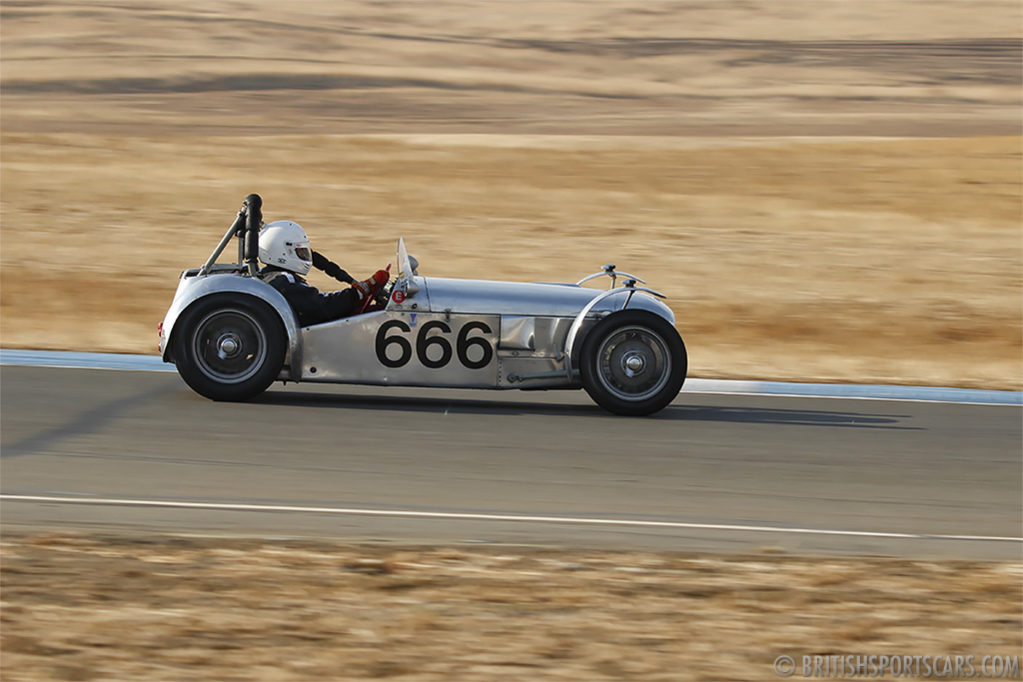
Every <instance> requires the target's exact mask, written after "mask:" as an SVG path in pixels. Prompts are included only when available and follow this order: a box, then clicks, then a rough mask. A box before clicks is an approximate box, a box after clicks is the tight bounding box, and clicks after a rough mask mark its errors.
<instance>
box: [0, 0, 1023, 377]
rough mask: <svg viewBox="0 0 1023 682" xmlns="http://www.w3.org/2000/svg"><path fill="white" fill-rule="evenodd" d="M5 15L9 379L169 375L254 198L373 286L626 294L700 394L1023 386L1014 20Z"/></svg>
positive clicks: (166, 10) (1004, 10)
mask: <svg viewBox="0 0 1023 682" xmlns="http://www.w3.org/2000/svg"><path fill="white" fill-rule="evenodd" d="M2 12H3V16H2V18H3V22H2V27H0V30H2V38H3V52H2V77H3V82H2V86H3V92H2V95H3V99H2V108H0V117H2V127H3V138H2V147H0V154H2V169H0V172H2V176H0V179H2V205H0V225H2V247H3V248H2V266H3V270H2V292H0V294H2V308H0V312H2V316H0V334H2V341H0V342H2V344H3V345H4V346H5V347H28V348H58V349H60V348H75V349H81V350H105V351H127V352H152V351H153V350H154V348H155V340H156V334H155V326H156V323H157V322H158V321H159V320H160V319H161V318H162V315H163V312H164V310H165V309H166V306H167V305H168V303H169V301H170V297H171V295H172V293H173V289H174V286H175V280H176V277H177V274H178V273H179V272H180V270H182V269H184V268H185V267H193V266H195V265H197V264H199V263H200V262H202V261H203V260H204V259H205V257H206V256H207V255H208V253H209V252H210V251H211V250H212V247H213V246H214V245H215V243H216V241H217V239H219V237H220V235H221V234H222V232H223V230H224V229H225V228H226V226H227V225H228V224H229V223H230V221H231V220H232V219H233V216H234V213H235V211H236V210H237V207H238V205H239V203H240V200H241V198H242V197H244V196H245V195H246V194H248V193H249V192H259V193H260V194H262V195H263V198H264V201H265V206H266V214H267V216H268V218H291V219H294V220H297V221H299V222H301V223H302V224H303V225H304V226H305V227H306V228H307V231H308V232H309V233H310V235H311V236H312V239H313V240H314V245H315V246H316V247H317V248H318V249H320V250H322V251H324V252H326V253H328V254H329V255H331V256H332V257H333V258H334V259H335V260H337V261H339V262H341V263H342V264H343V265H344V266H345V267H347V268H349V269H351V270H353V271H354V272H355V273H369V272H372V271H373V270H374V269H376V268H377V267H378V266H381V265H383V264H384V263H386V262H387V261H389V260H392V259H393V255H392V254H393V251H394V244H395V242H396V240H397V237H398V236H399V235H402V234H403V235H405V237H406V241H407V242H408V243H409V244H410V246H411V248H412V250H413V252H414V253H416V255H418V256H419V258H420V260H421V261H422V262H423V268H422V271H423V272H424V274H430V273H432V274H440V275H447V276H466V277H494V278H507V279H521V280H533V279H539V280H563V281H564V280H568V281H574V280H575V279H577V278H579V277H582V276H583V275H585V274H588V273H590V272H592V271H594V270H595V269H597V267H598V266H600V265H602V264H603V263H607V262H615V263H617V264H618V265H619V267H621V268H623V269H626V270H628V271H631V272H637V273H639V274H640V275H641V276H643V277H644V278H645V279H647V280H648V281H649V282H650V283H651V284H652V285H653V286H654V287H655V288H657V289H660V290H662V291H664V292H665V293H667V294H668V295H669V297H670V303H671V305H672V306H673V307H674V309H675V311H676V313H677V315H678V319H679V327H680V329H681V331H682V333H683V336H684V338H685V339H686V341H687V344H688V346H689V350H690V354H691V363H692V364H691V374H692V375H694V376H704V377H750V378H774V379H805V380H823V381H839V380H840V381H853V382H882V383H885V382H886V383H925V384H944V385H957V386H983V387H991V388H1017V389H1018V388H1020V387H1021V386H1023V366H1021V352H1020V351H1021V328H1023V325H1021V313H1020V311H1021V297H1020V292H1021V263H1023V255H1021V247H1023V243H1021V232H1020V224H1021V155H1020V151H1021V143H1020V137H1019V132H1020V114H1019V107H1020V102H1021V83H1020V79H1021V75H1020V55H1021V49H1020V32H1021V28H1020V26H1021V21H1020V20H1021V14H1023V9H1021V7H1020V6H1019V4H1018V3H1016V2H1013V1H1011V0H1009V1H1005V2H1002V1H998V0H982V1H978V2H971V3H965V2H936V3H935V2H927V1H924V0H898V1H896V2H887V3H855V4H849V3H837V2H836V3H818V2H811V1H810V0H776V1H775V0H772V1H771V2H767V1H766V0H757V1H750V2H716V3H701V2H685V1H680V2H672V1H668V0H664V1H655V2H644V3H635V2H624V1H620V0H608V1H607V2H584V1H582V0H577V1H570V0H562V1H559V2H522V3H519V2H517V3H484V2H439V3H430V4H429V5H426V4H422V3H401V2H371V1H369V0H364V1H358V2H345V3H333V2H327V1H326V0H317V1H308V2H300V3H287V4H286V3H280V2H271V1H262V2H240V3H237V2H236V3H228V2H198V1H197V0H189V1H185V2H178V3H164V2H125V3H118V4H117V5H95V4H94V3H88V2H19V1H16V0H8V1H6V2H4V4H3V7H2ZM314 283H316V284H318V285H320V286H323V287H330V286H331V283H330V282H329V281H328V280H325V279H319V280H316V279H314Z"/></svg>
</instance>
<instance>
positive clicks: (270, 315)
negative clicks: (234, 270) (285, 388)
mask: <svg viewBox="0 0 1023 682" xmlns="http://www.w3.org/2000/svg"><path fill="white" fill-rule="evenodd" d="M179 324H180V325H181V327H180V329H181V333H180V335H177V334H176V335H175V336H176V337H177V338H176V339H175V347H174V362H175V364H176V365H177V368H178V373H179V374H181V378H183V379H184V380H185V383H187V384H188V385H189V386H191V387H192V389H193V390H195V392H196V393H199V394H200V395H204V396H206V397H207V398H210V399H212V400H248V399H249V398H251V397H253V396H255V395H258V394H260V393H262V392H263V391H265V390H266V388H267V387H268V386H269V385H270V384H272V383H273V382H274V379H276V378H277V376H278V375H279V374H280V371H281V367H282V366H283V364H284V352H285V338H284V330H283V329H282V327H281V323H280V320H279V319H278V318H277V314H276V313H275V312H274V311H273V310H271V309H270V307H269V306H267V305H266V304H265V303H263V302H261V301H258V300H255V299H251V298H245V297H239V296H232V295H226V294H218V295H215V296H210V297H208V298H204V299H201V300H199V301H198V302H197V303H195V304H194V305H193V306H192V307H190V308H189V309H188V310H187V311H185V313H184V314H183V315H182V317H181V320H180V322H179Z"/></svg>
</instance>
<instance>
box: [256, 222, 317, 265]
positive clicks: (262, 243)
mask: <svg viewBox="0 0 1023 682" xmlns="http://www.w3.org/2000/svg"><path fill="white" fill-rule="evenodd" d="M259 260H261V261H263V264H264V265H273V266H275V267H278V268H282V269H284V270H290V271H291V272H294V273H297V274H299V275H304V274H306V273H307V272H309V268H311V267H312V266H313V252H312V249H311V248H310V247H309V237H307V236H306V234H305V230H303V229H302V226H301V225H299V224H298V223H293V222H291V221H290V220H277V221H274V222H272V223H269V224H268V225H265V226H263V229H261V230H260V231H259Z"/></svg>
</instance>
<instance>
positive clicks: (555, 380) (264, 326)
mask: <svg viewBox="0 0 1023 682" xmlns="http://www.w3.org/2000/svg"><path fill="white" fill-rule="evenodd" d="M253 196H254V195H253ZM257 198H258V197H257ZM252 218H253V217H252V216H250V215H249V214H248V212H247V210H246V208H244V207H243V210H242V211H241V212H240V213H239V216H238V219H237V220H236V221H235V224H234V225H232V226H231V228H229V230H228V232H227V234H225V235H224V238H223V239H222V240H221V242H220V244H219V245H218V247H217V249H215V250H214V253H213V254H212V255H211V256H210V258H209V260H208V261H207V262H206V264H205V265H203V266H202V267H200V268H196V269H192V270H186V271H185V272H184V273H182V275H181V279H180V281H179V283H178V289H177V292H176V294H175V297H174V301H173V302H172V303H171V306H170V309H169V310H168V312H167V314H166V316H165V317H164V321H163V322H162V323H161V325H160V352H161V354H162V356H163V358H164V360H165V361H167V362H173V363H175V365H176V366H177V369H178V371H179V373H180V374H181V376H182V377H183V378H184V380H185V381H186V383H188V385H189V386H191V387H192V388H193V389H194V390H195V391H197V392H198V393H200V394H202V395H204V396H206V397H208V398H211V399H214V400H246V399H248V398H251V397H253V396H255V395H257V394H259V393H261V392H262V391H264V390H265V389H266V388H268V387H269V386H270V385H271V384H272V383H273V382H274V381H295V382H300V381H305V382H322V383H338V384H375V385H393V386H433V387H451V388H486V389H513V388H517V389H559V388H568V389H571V388H576V389H577V388H584V389H585V390H586V391H587V393H589V395H590V396H591V397H592V398H593V400H594V401H595V402H596V403H598V404H599V405H601V406H602V407H604V408H605V409H607V410H609V411H611V412H614V413H617V414H624V415H646V414H651V413H654V412H657V411H658V410H661V409H662V408H664V407H665V406H666V405H668V403H670V402H671V401H672V399H674V397H675V396H676V395H677V394H678V392H679V390H680V389H681V387H682V384H683V382H684V381H685V376H686V369H687V357H686V349H685V346H684V344H683V342H682V339H681V337H680V336H679V334H678V332H677V330H676V329H675V318H674V314H673V313H672V311H671V309H670V308H668V306H666V305H665V304H664V303H663V302H662V301H661V300H660V299H662V298H663V296H662V295H661V294H659V293H657V292H656V291H653V290H652V289H648V288H646V287H644V286H640V285H641V284H644V283H643V282H642V280H640V279H639V278H637V277H635V276H633V275H629V274H627V273H621V272H618V271H617V270H616V269H615V267H614V266H613V265H606V266H604V267H603V269H602V270H601V271H600V272H598V273H595V274H594V275H590V276H589V277H586V278H583V279H582V280H580V281H579V282H577V283H575V284H567V283H565V284H560V283H535V282H534V283H525V282H505V281H495V280H469V279H454V278H447V277H434V276H432V275H431V276H423V275H421V274H420V272H419V264H418V263H417V262H416V261H415V259H413V258H410V257H409V255H408V252H407V250H406V248H405V243H404V240H402V239H399V241H398V255H397V263H398V273H397V277H396V279H395V280H394V282H393V283H392V284H391V285H389V286H388V287H387V288H385V289H384V290H383V291H382V292H381V293H380V298H379V300H378V301H376V302H375V304H374V305H372V306H370V307H368V309H367V311H366V312H362V313H360V314H356V315H352V316H350V317H345V318H342V319H338V320H333V321H330V322H324V323H321V324H315V325H311V326H306V327H300V326H299V325H298V322H297V318H296V316H295V314H294V312H293V311H292V310H291V309H290V308H289V306H288V303H287V301H286V300H285V299H284V297H283V296H282V295H281V294H280V293H279V292H278V291H277V290H275V289H274V288H273V287H271V286H270V285H268V284H266V283H264V282H262V281H261V280H260V279H259V278H258V277H256V276H255V275H256V274H258V269H257V266H256V265H254V262H255V257H254V254H253V253H251V252H252V250H253V248H252V247H251V246H250V245H251V244H254V243H255V241H254V239H252V237H251V236H249V237H247V235H250V234H251V232H252V231H253V230H258V228H259V221H257V220H253V219H252ZM234 237H237V238H238V240H239V247H238V260H237V262H236V263H232V264H216V262H215V261H216V259H217V258H218V257H219V255H220V253H221V252H222V251H223V250H224V248H225V247H226V245H227V244H228V243H229V242H230V240H231V239H232V238H234ZM604 275H606V276H608V277H609V278H610V279H611V288H610V289H607V290H603V291H602V290H597V289H592V288H588V287H584V286H582V284H584V283H585V282H587V281H589V280H592V279H595V278H597V277H600V276H604ZM618 279H623V280H624V282H623V283H622V285H621V286H616V284H617V280H618Z"/></svg>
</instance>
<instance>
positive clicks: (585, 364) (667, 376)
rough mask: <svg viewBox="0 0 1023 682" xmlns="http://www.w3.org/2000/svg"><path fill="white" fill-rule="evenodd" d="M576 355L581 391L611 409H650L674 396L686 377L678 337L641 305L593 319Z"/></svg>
mask: <svg viewBox="0 0 1023 682" xmlns="http://www.w3.org/2000/svg"><path fill="white" fill-rule="evenodd" d="M579 357H580V363H581V364H580V368H579V369H580V374H581V377H582V382H583V387H584V388H585V389H586V392H587V393H589V394H590V397H591V398H593V400H594V402H596V403H597V404H598V405H600V406H601V407H603V408H604V409H606V410H608V411H610V412H614V413H615V414H622V415H632V416H639V415H647V414H653V413H654V412H657V411H659V410H661V409H663V408H664V407H666V406H667V405H668V403H670V402H671V401H672V400H674V399H675V396H677V395H678V392H679V390H681V388H682V383H683V382H684V381H685V379H686V369H687V364H688V360H687V357H686V348H685V344H683V343H682V337H681V336H679V334H678V331H676V330H675V327H673V326H672V325H671V324H669V323H668V322H667V321H666V320H664V319H663V318H661V317H658V316H657V315H654V314H653V313H649V312H646V311H643V310H624V311H622V312H618V313H614V314H612V315H609V316H607V317H605V318H604V319H603V320H601V321H600V322H598V323H597V324H596V325H595V326H594V327H593V329H591V330H590V332H589V333H588V334H587V335H586V339H585V341H584V342H583V347H582V352H581V353H580V356H579Z"/></svg>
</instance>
